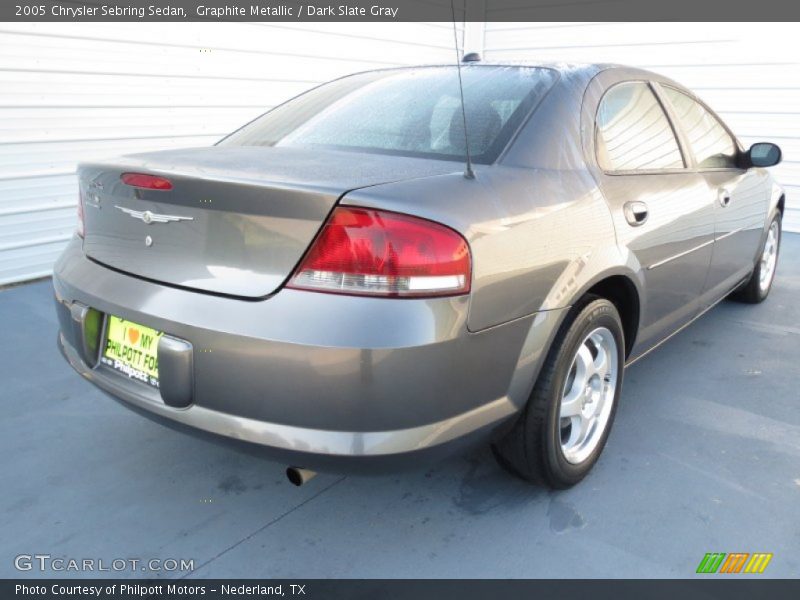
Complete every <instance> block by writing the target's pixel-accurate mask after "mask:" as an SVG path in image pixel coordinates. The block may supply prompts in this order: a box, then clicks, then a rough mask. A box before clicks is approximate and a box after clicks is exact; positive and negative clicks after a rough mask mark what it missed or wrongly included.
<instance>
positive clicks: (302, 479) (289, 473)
mask: <svg viewBox="0 0 800 600" xmlns="http://www.w3.org/2000/svg"><path fill="white" fill-rule="evenodd" d="M316 476H317V472H316V471H310V470H309V469H302V468H300V467H289V468H287V469H286V477H287V479H288V480H289V481H290V482H291V484H292V485H296V486H298V487H299V486H301V485H303V484H304V483H308V482H309V481H311V480H312V479H314V477H316Z"/></svg>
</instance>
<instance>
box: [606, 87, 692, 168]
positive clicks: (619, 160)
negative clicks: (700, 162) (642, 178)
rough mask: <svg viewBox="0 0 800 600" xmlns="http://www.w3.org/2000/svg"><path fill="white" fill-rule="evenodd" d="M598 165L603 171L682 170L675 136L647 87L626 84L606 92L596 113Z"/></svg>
mask: <svg viewBox="0 0 800 600" xmlns="http://www.w3.org/2000/svg"><path fill="white" fill-rule="evenodd" d="M596 139H597V161H598V163H599V164H600V167H601V168H602V169H604V170H606V171H642V170H652V169H681V168H683V167H684V163H683V156H682V155H681V151H680V148H679V147H678V141H677V140H676V139H675V132H674V131H673V130H672V126H671V125H670V123H669V120H668V119H667V116H666V114H664V110H663V108H662V107H661V104H660V103H659V102H658V99H657V98H656V97H655V94H653V90H652V89H650V86H649V85H648V84H646V83H644V82H640V81H636V82H628V83H620V84H618V85H615V86H614V87H612V88H611V89H610V90H608V91H607V92H606V94H605V96H603V99H602V100H601V102H600V107H599V108H598V110H597V138H596Z"/></svg>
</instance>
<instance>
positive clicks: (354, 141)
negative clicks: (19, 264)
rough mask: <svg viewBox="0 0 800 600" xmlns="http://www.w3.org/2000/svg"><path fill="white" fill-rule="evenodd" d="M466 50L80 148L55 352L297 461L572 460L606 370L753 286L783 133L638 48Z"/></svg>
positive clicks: (572, 472)
mask: <svg viewBox="0 0 800 600" xmlns="http://www.w3.org/2000/svg"><path fill="white" fill-rule="evenodd" d="M460 70H461V76H462V80H463V107H462V100H461V94H460V89H459V73H458V69H457V67H456V66H455V65H453V66H441V67H439V66H432V67H418V68H402V69H387V70H379V71H372V72H367V73H360V74H357V75H352V76H349V77H344V78H341V79H338V80H336V81H333V82H331V83H328V84H325V85H321V86H319V87H317V88H315V89H313V90H311V91H309V92H307V93H305V94H302V95H300V96H298V97H296V98H294V99H292V100H290V101H288V102H286V103H285V104H282V105H280V106H278V107H277V108H274V109H273V110H271V111H269V112H267V113H266V114H264V115H262V116H261V117H259V118H257V119H255V120H254V121H252V122H251V123H248V124H247V125H245V126H244V127H242V128H241V129H239V130H237V131H235V132H233V133H232V134H230V135H229V136H227V137H226V138H224V139H223V140H221V141H220V142H219V143H218V144H216V145H215V146H213V147H208V148H194V149H188V150H171V151H165V152H154V153H148V154H138V155H132V156H126V157H122V158H118V159H113V160H108V161H97V162H91V163H85V164H81V165H80V166H79V169H78V177H79V184H80V202H79V224H78V230H77V234H76V235H75V237H74V238H73V239H72V241H71V242H70V244H69V245H68V247H67V249H66V250H65V251H64V253H63V255H62V256H61V257H60V259H59V260H58V263H57V264H56V267H55V272H54V277H53V285H54V288H55V299H56V307H57V311H58V316H59V321H60V333H59V335H58V344H59V346H60V348H61V351H62V353H63V354H64V356H65V358H66V359H67V360H68V361H69V363H70V364H71V365H72V367H73V368H74V369H75V370H76V371H78V373H80V374H81V375H82V376H83V377H84V378H86V379H88V380H89V381H90V382H92V383H93V384H95V385H96V386H97V387H99V388H100V389H102V390H103V391H105V392H107V393H108V394H109V395H111V396H112V397H114V398H116V399H118V400H120V401H121V402H122V403H124V404H126V405H127V406H130V407H132V408H134V409H136V410H137V411H138V412H140V413H142V414H145V415H149V416H151V417H153V418H156V419H157V420H160V421H162V422H166V423H168V424H171V425H173V426H174V428H177V429H183V430H188V431H194V432H204V433H207V434H212V437H216V438H217V439H222V438H228V439H229V440H231V439H232V440H237V441H238V442H241V444H242V445H245V446H249V447H250V448H251V449H252V448H254V447H255V446H260V447H262V448H263V449H266V450H268V452H269V453H271V456H273V457H275V458H277V459H278V460H280V461H283V462H284V464H286V465H289V466H290V469H289V474H290V479H292V480H293V481H294V482H295V483H301V482H302V481H304V480H305V479H307V478H308V477H309V476H310V475H311V474H313V470H314V469H321V470H338V471H344V472H364V471H366V470H369V469H377V470H379V471H380V470H384V469H386V468H392V467H393V466H394V465H400V464H401V463H409V464H412V465H415V464H420V462H421V461H426V460H432V459H434V458H436V457H438V456H443V455H447V454H449V453H452V452H456V451H458V450H459V448H462V447H463V446H466V445H470V444H473V443H475V442H484V443H489V444H491V445H492V448H493V449H494V451H495V455H496V456H497V458H498V460H499V461H500V462H501V464H502V465H503V466H505V467H506V468H507V469H508V470H509V471H511V472H512V473H514V474H516V475H518V476H519V477H522V478H524V479H526V480H529V481H532V482H539V483H542V484H545V485H549V486H552V487H557V488H563V487H567V486H570V485H573V484H575V483H577V482H578V481H579V480H581V479H582V478H583V477H584V476H585V475H586V474H587V472H588V471H589V470H590V469H591V467H592V466H593V465H594V464H595V462H597V460H598V457H599V455H600V453H601V452H602V450H603V447H604V445H605V443H606V440H607V439H608V436H609V431H610V429H611V424H612V422H613V420H614V414H615V412H616V410H617V406H618V404H619V398H620V392H621V389H622V379H623V372H624V370H625V366H626V365H628V364H630V363H631V362H633V361H635V360H636V359H638V358H640V357H641V356H643V355H644V354H646V353H647V352H648V351H650V350H652V349H653V348H655V347H656V346H657V345H659V344H660V343H661V342H663V341H664V340H666V339H667V338H668V337H670V336H671V335H672V334H674V333H675V332H676V331H678V330H680V329H681V328H682V327H684V326H686V325H687V324H688V323H690V322H691V321H692V320H694V319H696V318H698V317H699V316H700V315H702V314H703V313H704V312H705V311H706V310H708V309H709V308H711V307H712V306H714V304H715V303H717V302H719V301H720V300H722V299H723V298H726V297H732V298H735V299H738V300H741V301H744V302H751V303H756V302H761V301H762V300H764V299H765V298H766V297H767V294H769V291H770V287H771V285H772V281H773V277H774V275H775V266H776V261H777V258H778V248H779V245H780V239H781V216H782V214H783V210H784V192H783V191H782V189H781V188H780V187H779V186H778V185H777V184H776V183H775V182H774V181H773V179H772V177H771V176H770V174H769V173H768V172H767V171H766V170H765V167H769V166H771V165H774V164H777V163H778V162H779V161H780V158H781V152H780V149H779V148H778V147H777V146H775V145H773V144H770V143H758V144H754V145H753V146H751V147H750V148H749V149H746V148H744V147H743V146H742V145H741V144H740V142H739V141H738V140H737V138H736V136H735V135H734V134H733V133H732V132H731V130H730V129H729V128H728V127H727V126H726V125H725V123H724V122H723V121H722V120H721V119H720V118H719V117H718V116H717V115H716V114H715V113H714V112H713V110H711V109H710V108H709V107H708V106H707V105H706V104H704V103H703V102H702V101H701V100H700V99H698V98H697V97H696V96H695V95H694V94H692V93H691V92H690V91H688V90H686V89H685V88H683V87H681V86H680V85H678V84H677V83H675V82H673V81H670V80H669V79H666V78H664V77H661V76H659V75H656V74H654V73H650V72H647V71H642V70H637V69H632V68H625V67H619V66H611V65H590V66H565V65H555V66H548V65H525V66H521V65H513V66H512V65H490V64H485V63H475V62H471V63H468V64H464V66H463V67H462V68H461V69H460ZM465 123H466V128H465ZM635 400H636V399H635V398H632V399H631V401H635Z"/></svg>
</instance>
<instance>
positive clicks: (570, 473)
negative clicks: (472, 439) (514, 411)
mask: <svg viewBox="0 0 800 600" xmlns="http://www.w3.org/2000/svg"><path fill="white" fill-rule="evenodd" d="M624 339H625V338H624V334H623V329H622V323H621V321H620V317H619V314H618V312H617V309H616V308H615V306H614V305H613V304H612V303H611V302H609V301H608V300H606V299H604V298H598V297H594V296H591V297H587V298H585V299H584V300H583V301H582V302H581V303H579V304H578V305H576V306H575V307H573V309H572V311H571V312H570V316H569V317H568V321H567V322H566V323H565V325H564V326H563V327H562V329H561V331H560V332H559V334H558V336H556V339H555V341H554V342H553V346H552V348H551V349H550V353H549V354H548V356H547V359H546V360H545V363H544V365H543V366H542V370H541V372H540V374H539V378H538V379H537V381H536V384H535V386H534V388H533V392H532V393H531V396H530V398H529V400H528V404H527V407H526V409H525V411H524V413H523V414H522V415H521V416H520V418H519V420H518V421H517V422H516V424H515V425H514V428H513V429H512V430H511V431H510V432H509V433H508V434H507V435H506V437H505V438H504V439H503V440H501V441H500V442H499V443H498V444H496V445H495V446H494V450H495V455H496V456H497V458H498V460H499V462H500V463H501V464H502V465H503V466H505V467H506V468H507V469H509V470H510V471H512V472H513V473H515V474H517V475H519V476H520V477H522V478H523V479H526V480H528V481H532V482H537V483H544V484H547V485H549V486H551V487H554V488H566V487H570V486H572V485H574V484H576V483H578V482H579V481H580V480H581V479H583V478H584V477H585V476H586V474H587V473H588V472H589V470H590V469H591V468H592V466H594V464H595V463H596V462H597V459H598V457H599V456H600V453H601V452H602V450H603V447H604V446H605V443H606V440H607V439H608V434H609V431H610V429H611V424H612V422H613V421H614V415H615V413H616V408H617V402H618V400H619V395H620V391H621V389H622V372H623V369H624V361H625V354H624V347H625V342H624Z"/></svg>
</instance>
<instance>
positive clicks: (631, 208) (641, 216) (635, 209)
mask: <svg viewBox="0 0 800 600" xmlns="http://www.w3.org/2000/svg"><path fill="white" fill-rule="evenodd" d="M622 209H623V212H624V213H625V220H626V221H628V224H629V225H630V226H631V227H638V226H639V225H644V223H645V221H647V216H648V212H647V204H645V203H644V202H640V201H638V200H636V201H634V202H626V203H625V206H623V207H622Z"/></svg>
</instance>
